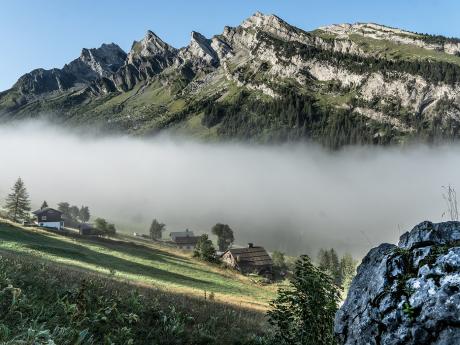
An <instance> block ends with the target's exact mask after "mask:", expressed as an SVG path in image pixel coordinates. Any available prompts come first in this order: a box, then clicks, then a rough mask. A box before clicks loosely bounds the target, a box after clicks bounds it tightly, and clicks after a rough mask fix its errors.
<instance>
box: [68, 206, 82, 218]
mask: <svg viewBox="0 0 460 345" xmlns="http://www.w3.org/2000/svg"><path fill="white" fill-rule="evenodd" d="M69 215H70V217H71V218H72V219H75V220H76V219H78V217H79V216H80V209H79V208H78V207H77V206H70V208H69Z"/></svg>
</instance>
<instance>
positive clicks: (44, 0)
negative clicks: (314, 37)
mask: <svg viewBox="0 0 460 345" xmlns="http://www.w3.org/2000/svg"><path fill="white" fill-rule="evenodd" d="M256 11H261V12H264V13H273V14H277V15H278V16H280V17H281V18H283V19H285V20H286V21H288V22H289V23H291V24H293V25H296V26H298V27H300V28H303V29H306V30H310V29H315V28H317V27H318V26H321V25H326V24H332V23H343V22H357V21H359V22H377V23H381V24H386V25H390V26H395V27H401V28H404V29H409V30H412V31H417V32H427V33H433V34H443V35H447V36H456V37H460V25H458V15H459V13H460V1H457V0H380V1H373V0H321V1H313V0H303V1H302V0H276V1H275V0H227V1H224V0H220V1H210V0H202V1H199V0H196V1H191V0H188V1H187V0H183V1H179V0H167V1H153V0H151V1H147V0H141V1H126V0H125V1H121V0H110V1H109V0H73V1H71V0H67V1H64V0H29V1H25V0H0V47H1V51H0V90H4V89H7V88H9V87H11V85H12V84H13V83H14V82H15V81H16V80H17V78H18V77H19V76H21V75H22V74H24V73H26V72H28V71H30V70H32V69H34V68H38V67H43V68H52V67H62V66H63V65H64V64H65V63H66V62H69V61H71V60H72V59H74V58H76V57H78V56H79V54H80V51H81V48H83V47H87V48H92V47H97V46H100V45H101V44H102V43H104V42H115V43H117V44H119V45H120V46H121V47H122V48H123V49H125V50H129V48H130V47H131V44H132V41H133V40H135V39H140V38H142V37H143V36H144V33H145V31H146V30H148V29H151V30H153V31H154V32H155V33H157V34H158V35H159V36H160V37H162V38H163V39H164V40H165V41H166V42H168V43H169V44H171V45H173V46H175V47H181V46H184V45H186V44H187V43H188V41H189V37H190V32H191V31H192V30H195V31H199V32H201V33H202V34H204V35H206V36H212V35H213V34H217V33H220V32H222V30H223V27H224V26H225V25H230V26H236V25H238V24H239V23H240V22H241V21H242V20H243V19H245V18H246V17H248V16H250V15H251V14H252V13H254V12H256Z"/></svg>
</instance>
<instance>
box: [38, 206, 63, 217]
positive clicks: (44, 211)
mask: <svg viewBox="0 0 460 345" xmlns="http://www.w3.org/2000/svg"><path fill="white" fill-rule="evenodd" d="M32 213H33V214H35V215H36V216H39V215H41V214H44V213H59V214H62V212H61V211H58V210H55V209H54V208H51V207H45V208H41V209H39V210H37V211H34V212H32Z"/></svg>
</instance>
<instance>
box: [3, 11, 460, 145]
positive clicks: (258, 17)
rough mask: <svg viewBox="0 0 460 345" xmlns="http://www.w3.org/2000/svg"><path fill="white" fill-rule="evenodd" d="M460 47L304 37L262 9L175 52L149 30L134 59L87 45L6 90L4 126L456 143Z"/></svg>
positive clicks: (360, 28) (331, 34)
mask: <svg viewBox="0 0 460 345" xmlns="http://www.w3.org/2000/svg"><path fill="white" fill-rule="evenodd" d="M459 81H460V40H459V39H456V38H447V37H444V36H435V35H428V34H420V33H414V32H410V31H405V30H401V29H396V28H392V27H387V26H383V25H379V24H374V23H356V24H338V25H329V26H324V27H320V28H318V29H316V30H314V31H309V32H307V31H304V30H301V29H299V28H297V27H295V26H292V25H290V24H288V23H286V22H285V21H283V20H282V19H280V18H279V17H277V16H275V15H264V14H262V13H256V14H254V15H253V16H251V17H249V18H248V19H246V20H245V21H243V22H242V23H241V25H239V26H237V27H228V26H227V27H225V28H224V30H223V32H222V33H221V34H218V35H215V36H213V37H211V38H206V37H204V36H203V35H202V34H200V33H198V32H192V33H191V41H190V44H189V45H188V46H186V47H183V48H180V49H177V48H174V47H172V46H170V45H169V44H167V43H166V42H164V41H163V40H162V39H161V38H159V37H158V36H157V35H156V34H155V33H153V32H152V31H148V32H147V33H146V35H145V37H143V38H142V39H141V40H139V41H134V43H133V45H132V47H131V50H130V51H129V52H128V53H126V52H124V51H123V50H122V49H121V48H120V47H119V46H118V45H116V44H114V43H111V44H103V45H102V46H101V47H99V48H94V49H83V50H82V52H81V55H80V57H78V58H77V59H75V60H73V61H72V62H70V63H68V64H66V65H65V66H64V67H63V68H61V69H57V68H54V69H51V70H44V69H36V70H33V71H31V72H30V73H27V74H25V75H23V76H22V77H20V78H19V80H18V81H17V82H16V83H15V84H14V85H13V86H12V87H11V88H10V89H9V90H6V91H4V92H1V93H0V122H2V123H6V122H11V121H16V120H24V119H30V118H37V117H42V116H46V117H47V118H50V119H52V120H53V121H54V122H56V123H59V124H62V125H67V126H72V127H79V126H90V127H98V128H102V129H104V130H108V131H114V132H121V133H129V134H134V135H144V136H145V135H153V134H156V133H160V132H167V133H171V134H179V135H187V136H192V137H196V138H200V139H204V140H243V141H251V142H280V141H281V142H283V141H299V140H301V141H313V142H317V143H320V144H322V145H324V146H327V147H330V148H339V147H342V146H344V145H348V144H403V143H409V142H412V141H417V142H418V141H422V142H427V143H433V142H445V141H453V140H455V139H456V138H458V137H459V128H460V127H459V125H460V84H459Z"/></svg>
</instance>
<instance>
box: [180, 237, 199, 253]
mask: <svg viewBox="0 0 460 345" xmlns="http://www.w3.org/2000/svg"><path fill="white" fill-rule="evenodd" d="M199 238H200V237H199V236H182V237H176V238H175V240H174V243H175V244H176V247H177V248H179V249H185V250H193V249H195V246H196V244H197V243H198V240H199Z"/></svg>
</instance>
